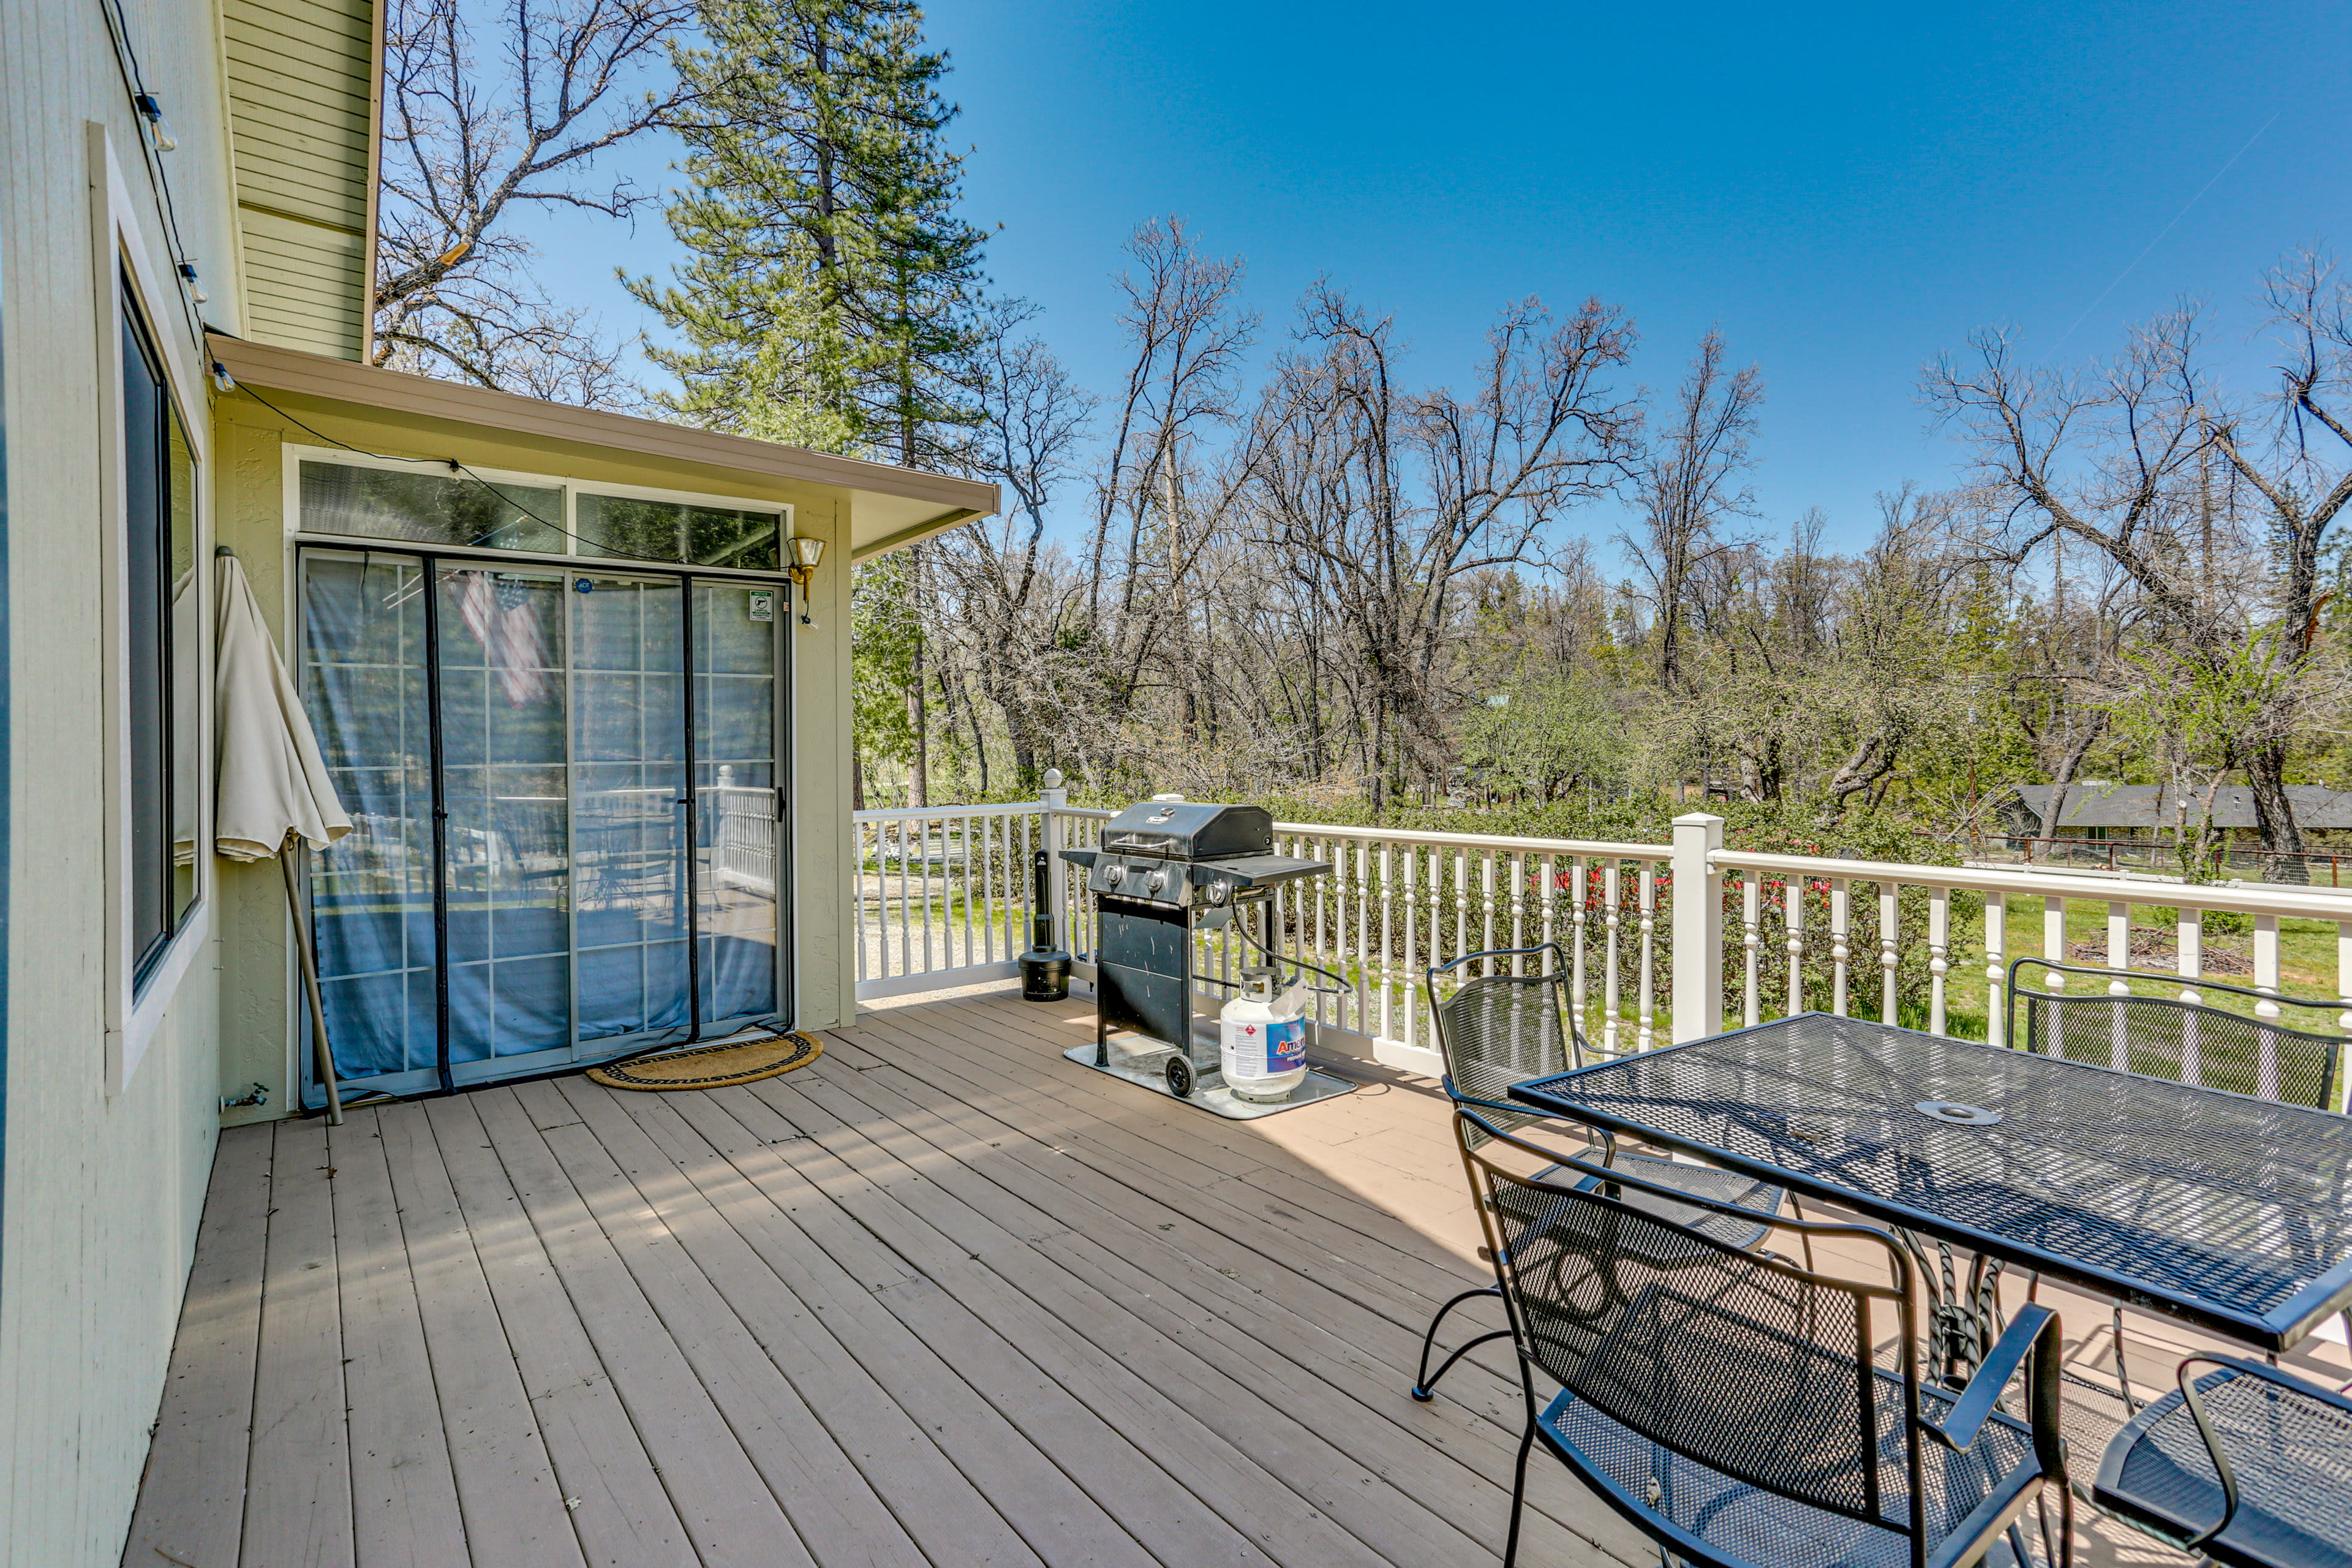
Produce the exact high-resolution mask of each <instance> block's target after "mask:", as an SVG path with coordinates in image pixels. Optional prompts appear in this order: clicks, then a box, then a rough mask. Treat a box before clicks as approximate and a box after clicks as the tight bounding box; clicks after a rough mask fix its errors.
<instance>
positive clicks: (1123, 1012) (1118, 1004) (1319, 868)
mask: <svg viewBox="0 0 2352 1568" xmlns="http://www.w3.org/2000/svg"><path fill="white" fill-rule="evenodd" d="M1062 854H1063V857H1064V858H1066V859H1067V860H1069V861H1071V862H1072V863H1073V864H1075V865H1078V866H1083V867H1085V868H1087V890H1088V891H1089V892H1091V893H1093V894H1094V897H1095V906H1096V914H1097V920H1096V932H1097V936H1096V942H1095V1062H1094V1065H1095V1066H1097V1067H1100V1068H1107V1069H1108V1068H1110V1067H1111V1059H1110V1047H1109V1044H1108V1036H1109V1033H1110V1031H1111V1030H1113V1029H1127V1030H1132V1031H1134V1032H1135V1033H1137V1034H1139V1035H1143V1036H1146V1037H1149V1038H1150V1039H1153V1040H1156V1041H1158V1042H1160V1044H1161V1045H1163V1046H1166V1047H1172V1054H1171V1055H1170V1056H1169V1057H1168V1059H1167V1062H1166V1064H1165V1066H1164V1068H1162V1069H1161V1070H1162V1072H1163V1073H1164V1076H1165V1078H1166V1080H1167V1084H1168V1088H1169V1089H1170V1091H1171V1092H1172V1093H1174V1094H1176V1095H1178V1096H1180V1097H1182V1096H1189V1095H1190V1094H1191V1093H1192V1089H1193V1087H1194V1086H1195V1085H1198V1084H1202V1083H1210V1084H1213V1083H1214V1082H1215V1081H1216V1079H1215V1074H1216V1072H1217V1046H1216V1042H1215V1041H1214V1040H1213V1039H1209V1040H1206V1041H1203V1040H1202V1038H1201V1037H1199V1036H1198V1035H1197V1034H1196V1033H1195V1031H1194V1030H1193V1028H1192V987H1193V984H1194V980H1195V976H1194V974H1193V972H1192V952H1193V941H1192V937H1193V933H1194V932H1195V931H1217V930H1221V929H1223V927H1225V926H1227V925H1229V924H1231V923H1232V921H1233V919H1234V912H1235V911H1236V910H1241V911H1244V920H1245V921H1247V920H1248V919H1249V918H1250V917H1249V912H1250V911H1255V913H1256V920H1255V922H1254V923H1255V925H1256V926H1257V928H1258V929H1257V930H1255V931H1251V930H1250V926H1249V925H1247V924H1245V925H1244V927H1243V930H1244V931H1245V932H1248V933H1249V934H1252V935H1255V938H1256V940H1257V942H1258V943H1259V944H1260V945H1261V946H1262V947H1271V946H1272V945H1273V943H1274V942H1275V941H1276V933H1275V932H1273V931H1269V930H1267V929H1265V927H1266V924H1267V921H1266V919H1265V912H1266V911H1267V910H1270V909H1271V907H1272V898H1273V893H1274V889H1276V887H1278V886H1280V885H1281V884H1282V883H1285V882H1291V881H1296V880H1297V879H1300V878H1302V877H1314V876H1319V875H1321V874H1322V873H1324V872H1327V871H1328V870H1330V869H1331V868H1330V867H1329V866H1328V865H1325V864H1324V863H1323V862H1321V861H1319V860H1301V859H1298V858H1295V857H1292V856H1288V855H1277V854H1276V853H1275V852H1274V817H1273V816H1272V815H1271V814H1269V813H1268V812H1267V811H1266V810H1265V808H1264V807H1262V806H1255V805H1213V804H1210V803H1208V802H1205V801H1182V800H1148V801H1144V802H1142V803H1140V804H1139V805H1131V806H1129V807H1128V808H1127V809H1126V810H1125V811H1122V812H1120V813H1119V814H1118V816H1115V817H1113V818H1112V819H1111V820H1110V821H1108V822H1107V823H1105V824H1104V825H1103V833H1102V843H1101V846H1100V847H1098V848H1094V849H1065V850H1063V851H1062ZM1253 958H1255V955H1253Z"/></svg>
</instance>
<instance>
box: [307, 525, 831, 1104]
mask: <svg viewBox="0 0 2352 1568" xmlns="http://www.w3.org/2000/svg"><path fill="white" fill-rule="evenodd" d="M300 581H301V593H300V602H301V609H302V627H301V636H300V638H299V646H300V647H301V649H302V653H303V660H302V662H303V672H302V686H303V695H304V700H305V702H306V704H307V705H308V707H309V709H310V714H311V719H312V722H313V724H314V725H315V726H316V727H317V730H318V732H319V739H320V747H321V749H322V751H323V752H324V753H325V756H326V761H327V763H328V766H329V767H330V769H331V771H332V773H333V774H334V778H335V782H336V785H337V788H338V789H339V790H340V791H341V792H342V795H343V803H344V806H345V808H346V809H347V810H349V811H350V812H351V814H352V820H353V822H354V824H355V826H354V829H353V831H352V834H351V836H350V837H347V838H345V839H343V840H342V841H341V842H340V843H338V844H336V845H335V846H334V847H331V848H330V849H329V850H327V851H325V852H324V853H322V854H320V855H317V856H314V857H313V858H312V875H311V903H312V909H313V912H314V919H315V921H316V924H317V933H318V943H319V954H320V987H321V994H322V997H323V1000H324V1002H325V1010H326V1014H327V1025H328V1033H329V1036H330V1037H331V1040H332V1042H333V1045H334V1055H335V1060H336V1066H337V1070H338V1072H339V1073H341V1075H342V1076H343V1077H344V1078H345V1079H347V1080H349V1081H351V1082H352V1083H353V1084H354V1086H355V1087H377V1088H383V1089H388V1090H391V1091H394V1092H412V1091H415V1090H416V1089H426V1088H431V1087H434V1086H436V1084H443V1085H453V1086H454V1085H461V1084H466V1083H481V1082H490V1081H495V1080H497V1079H503V1078H511V1077H519V1076H525V1075H528V1074H530V1073H534V1072H545V1071H550V1070H558V1069H561V1068H565V1067H569V1066H572V1065H573V1064H575V1063H579V1062H584V1061H591V1060H596V1059H600V1058H609V1057H613V1056H617V1055H625V1054H627V1053H628V1052H631V1051H634V1050H638V1049H643V1048H646V1047H653V1046H657V1045H661V1044H665V1043H669V1042H673V1041H685V1040H690V1039H697V1038H703V1039H708V1038H715V1037H720V1036H723V1035H726V1034H729V1033H731V1032H733V1031H734V1030H735V1029H737V1028H739V1027H740V1026H744V1025H746V1024H751V1023H768V1022H779V1021H782V1015H783V1012H784V1010H785V1005H786V998H788V997H789V994H790V992H789V990H788V988H787V984H786V976H785V972H784V952H785V942H784V937H785V934H786V933H785V931H784V922H783V920H782V909H783V907H784V903H783V900H784V893H785V887H786V884H787V881H788V872H787V868H786V867H785V865H784V861H783V856H782V816H783V810H784V804H785V803H784V800H783V797H782V793H781V792H780V790H779V789H778V787H777V786H778V784H779V781H780V780H781V779H782V776H783V775H782V771H781V769H780V768H779V766H778V763H779V760H780V755H779V751H778V737H779V736H780V735H781V734H782V733H784V732H785V731H784V730H783V727H782V724H781V722H780V719H781V712H780V703H781V701H782V690H783V687H782V681H781V679H780V675H781V659H782V638H781V637H780V636H779V623H778V621H777V620H776V618H775V614H774V605H776V604H777V603H778V602H779V600H780V598H781V594H780V593H779V591H778V590H777V589H775V588H773V587H771V586H768V585H766V584H761V583H759V582H757V581H745V580H713V579H709V578H701V577H696V576H693V575H690V574H684V573H677V574H671V573H662V572H646V571H637V570H630V571H600V570H593V569H587V570H583V569H582V568H579V567H562V566H555V565H539V564H532V563H500V562H493V561H481V560H456V559H451V558H448V557H437V558H436V557H432V556H424V555H404V554H392V553H387V552H351V551H341V550H324V549H320V550H305V551H304V552H303V553H302V556H301V575H300ZM427 584H430V586H429V590H428V586H427Z"/></svg>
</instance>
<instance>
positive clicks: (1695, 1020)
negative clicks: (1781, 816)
mask: <svg viewBox="0 0 2352 1568" xmlns="http://www.w3.org/2000/svg"><path fill="white" fill-rule="evenodd" d="M1722 847H1723V818H1721V817H1719V816H1710V815H1709V814H1707V813H1706V812H1703V811H1698V812H1693V813H1692V814H1691V815H1689V816H1677V817H1675V850H1674V859H1673V860H1672V862H1671V864H1672V865H1673V867H1674V872H1675V908H1674V938H1675V945H1674V961H1675V1015H1674V1019H1673V1034H1674V1040H1675V1044H1676V1045H1680V1044H1681V1043H1682V1042H1684V1041H1685V1040H1703V1039H1705V1038H1706V1037H1707V1036H1709V1035H1719V1034H1721V1033H1723V900H1722V897H1721V896H1720V894H1719V892H1718V891H1717V882H1716V869H1715V862H1714V859H1713V858H1712V857H1713V855H1714V852H1715V851H1716V850H1717V849H1720V848H1722Z"/></svg>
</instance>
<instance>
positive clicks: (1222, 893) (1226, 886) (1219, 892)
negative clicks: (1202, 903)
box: [1209, 877, 1234, 904]
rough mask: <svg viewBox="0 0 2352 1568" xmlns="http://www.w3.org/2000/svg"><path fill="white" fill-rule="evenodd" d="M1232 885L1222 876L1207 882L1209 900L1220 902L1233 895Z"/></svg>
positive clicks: (1214, 902) (1215, 902)
mask: <svg viewBox="0 0 2352 1568" xmlns="http://www.w3.org/2000/svg"><path fill="white" fill-rule="evenodd" d="M1233 891H1234V885H1233V884H1232V883H1231V882H1228V881H1226V880H1225V879H1223V877H1220V878H1218V879H1216V880H1215V881H1213V882H1212V883H1210V884H1209V902H1210V903H1212V904H1222V903H1223V902H1224V901H1225V900H1227V899H1229V898H1231V897H1232V896H1233Z"/></svg>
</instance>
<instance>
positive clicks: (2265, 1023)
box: [2009, 957, 2352, 1524]
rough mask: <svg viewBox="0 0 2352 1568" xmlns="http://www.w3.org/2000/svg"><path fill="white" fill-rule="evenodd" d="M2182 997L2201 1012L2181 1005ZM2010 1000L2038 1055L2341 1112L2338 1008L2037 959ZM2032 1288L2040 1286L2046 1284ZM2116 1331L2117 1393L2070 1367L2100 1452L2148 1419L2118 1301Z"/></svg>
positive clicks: (2017, 965)
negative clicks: (2258, 1011) (2262, 1009)
mask: <svg viewBox="0 0 2352 1568" xmlns="http://www.w3.org/2000/svg"><path fill="white" fill-rule="evenodd" d="M2118 982H2120V983H2121V984H2124V985H2126V986H2127V987H2128V986H2130V985H2132V984H2141V985H2150V984H2154V985H2161V986H2163V987H2165V988H2166V989H2167V990H2168V992H2170V993H2171V994H2168V995H2163V996H2148V995H2143V994H2138V993H2137V992H2117V991H2115V990H2113V989H2111V987H2113V986H2114V985H2115V984H2117V983H2118ZM2183 991H2187V992H2189V993H2192V994H2195V995H2197V996H2198V997H2200V1000H2199V1001H2196V1002H2189V1001H2186V1000H2183V999H2182V996H2181V993H2182V992H2183ZM2009 994H2010V1005H2011V1021H2012V1030H2011V1036H2010V1037H2011V1039H2012V1040H2014V1041H2016V1042H2017V1043H2018V1044H2019V1045H2020V1046H2021V1047H2023V1048H2024V1049H2026V1050H2029V1051H2032V1052H2034V1053H2035V1054H2037V1055H2040V1056H2047V1057H2056V1058H2060V1059H2062V1060H2064V1061H2074V1062H2084V1063H2087V1064H2089V1065H2090V1066H2093V1067H2102V1068H2114V1069H2115V1070H2116V1071H2119V1072H2131V1073H2137V1074H2140V1075H2141V1076H2143V1077H2147V1078H2161V1079H2169V1080H2170V1081H2172V1082H2175V1083H2185V1084H2189V1085H2192V1086H2194V1087H2196V1088H2199V1089H2227V1090H2229V1091H2231V1092H2232V1093H2236V1094H2246V1095H2252V1097H2254V1098H2255V1099H2257V1100H2273V1101H2281V1102H2284V1103H2287V1104H2294V1105H2307V1106H2311V1107H2313V1108H2314V1109H2316V1110H2333V1109H2334V1108H2335V1103H2336V1101H2335V1096H2336V1092H2337V1090H2336V1086H2337V1084H2338V1083H2340V1082H2341V1081H2342V1079H2341V1077H2340V1075H2341V1073H2342V1072H2343V1070H2344V1066H2343V1058H2344V1051H2345V1047H2346V1045H2347V1036H2346V1035H2345V1033H2344V1032H2343V1028H2342V1026H2341V1024H2340V1022H2339V1016H2340V1015H2341V1014H2342V1012H2343V1010H2344V1008H2343V1004H2342V1003H2340V1002H2307V1001H2301V1000H2297V999H2296V998H2294V997H2291V996H2273V995H2270V994H2266V993H2264V992H2261V991H2256V990H2253V989H2252V988H2251V987H2248V986H2243V985H2231V984H2225V983H2222V982H2219V981H2211V980H2201V979H2200V980H2191V979H2189V977H2187V976H2186V975H2180V974H2161V973H2149V972H2147V971H2145V970H2123V969H2102V968H2095V967H2092V966H2090V965H2087V964H2076V963H2056V962H2054V961H2053V960H2050V959H2045V958H2030V957H2029V958H2020V959H2017V960H2015V961H2013V962H2012V963H2011V964H2010V966H2009ZM2215 994H2220V995H2223V996H2231V997H2236V998H2238V999H2239V1000H2240V1001H2241V1002H2242V1003H2243V1004H2244V1005H2246V1006H2247V1007H2248V1008H2249V1009H2252V1008H2253V1007H2257V1006H2261V1005H2265V1004H2267V1005H2270V1006H2272V1007H2273V1009H2275V1012H2276V1015H2277V1016H2276V1017H2275V1018H2273V1017H2264V1016H2254V1015H2252V1013H2251V1012H2239V1011H2237V1010H2235V1009H2232V1008H2229V1007H2222V1006H2216V1005H2212V1003H2210V1001H2206V1000H2202V998H2206V997H2210V996H2213V995H2215ZM2020 1012H2021V1013H2022V1014H2023V1025H2024V1026H2023V1028H2022V1029H2017V1028H2015V1027H2014V1025H2015V1021H2016V1019H2017V1016H2018V1014H2019V1013H2020ZM2298 1026H2299V1027H2298ZM2035 1283H2036V1285H2037V1286H2038V1284H2039V1281H2038V1280H2037V1281H2036V1282H2035ZM2344 1321H2345V1324H2346V1326H2347V1329H2352V1310H2347V1312H2346V1313H2345V1314H2344ZM2109 1327H2110V1331H2111V1332H2112V1334H2113V1336H2114V1340H2113V1343H2114V1347H2115V1356H2116V1382H2115V1386H2114V1387H2112V1388H2110V1387H2107V1386H2106V1385H2105V1384H2103V1383H2100V1382H2097V1381H2095V1380H2094V1379H2091V1378H2089V1377H2086V1376H2084V1374H2083V1373H2081V1372H2080V1371H2078V1370H2076V1369H2074V1368H2072V1367H2070V1368H2069V1369H2068V1370H2067V1373H2066V1382H2067V1384H2069V1385H2070V1386H2072V1387H2074V1388H2075V1389H2076V1390H2078V1391H2079V1392H2080V1393H2082V1394H2085V1395H2088V1396H2089V1398H2088V1399H2087V1400H2084V1399H2078V1400H2077V1401H2076V1403H2075V1408H2076V1410H2077V1411H2078V1413H2079V1417H2078V1420H2088V1421H2094V1422H2095V1423H2096V1424H2097V1426H2099V1427H2103V1428H2104V1430H2095V1432H2093V1433H2091V1434H2087V1435H2088V1436H2095V1437H2097V1438H2099V1439H2100V1440H2101V1441H2102V1442H2104V1441H2105V1440H2106V1439H2107V1438H2109V1437H2110V1436H2112V1435H2114V1434H2116V1433H2117V1432H2119V1431H2120V1430H2122V1429H2123V1428H2124V1427H2125V1426H2126V1425H2127V1424H2128V1423H2130V1422H2132V1421H2134V1420H2135V1419H2136V1418H2137V1417H2138V1416H2139V1415H2141V1414H2143V1410H2144V1408H2145V1406H2144V1402H2143V1401H2142V1399H2141V1398H2140V1396H2139V1394H2137V1392H2135V1391H2134V1389H2133V1387H2132V1382H2131V1366H2130V1363H2129V1361H2128V1359H2127V1357H2126V1348H2125V1340H2124V1310H2123V1304H2122V1303H2121V1302H2119V1301H2118V1302H2116V1303H2114V1306H2113V1317H2112V1321H2111V1322H2110V1325H2109ZM2166 1397H2168V1398H2169V1397H2170V1396H2169V1395H2167V1396H2166ZM2094 1412H2098V1413H2099V1414H2097V1415H2094V1414H2093V1413H2094ZM2090 1446H2093V1447H2096V1446H2098V1445H2097V1444H2093V1445H2090ZM2076 1489H2077V1490H2078V1491H2079V1492H2081V1493H2082V1495H2083V1496H2084V1497H2085V1498H2087V1499H2089V1500H2091V1501H2092V1502H2093V1503H2094V1504H2095V1505H2096V1506H2099V1507H2101V1508H2103V1509H2104V1508H2105V1506H2106V1505H2105V1504H2104V1503H2102V1502H2100V1501H2099V1500H2098V1499H2097V1498H2096V1497H2095V1495H2093V1490H2094V1489H2092V1488H2090V1487H2089V1486H2088V1485H2087V1483H2085V1482H2084V1481H2083V1480H2081V1479H2079V1478H2078V1482H2077V1487H2076ZM2122 1517H2125V1518H2126V1520H2127V1521H2128V1522H2131V1523H2134V1524H2140V1523H2141V1522H2142V1521H2140V1520H2139V1519H2137V1517H2134V1516H2131V1515H2129V1514H2124V1515H2122Z"/></svg>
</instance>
